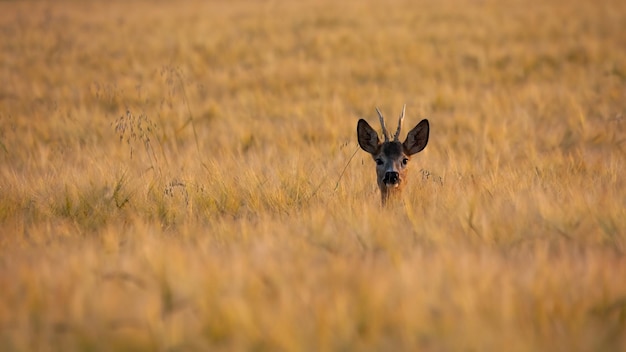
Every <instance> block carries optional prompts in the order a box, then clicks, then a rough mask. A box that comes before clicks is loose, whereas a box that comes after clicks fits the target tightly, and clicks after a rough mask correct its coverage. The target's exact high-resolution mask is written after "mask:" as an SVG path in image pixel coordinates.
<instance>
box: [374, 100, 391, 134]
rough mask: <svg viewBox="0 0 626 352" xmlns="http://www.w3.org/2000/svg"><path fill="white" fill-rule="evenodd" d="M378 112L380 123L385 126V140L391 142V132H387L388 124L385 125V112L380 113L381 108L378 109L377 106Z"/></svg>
mask: <svg viewBox="0 0 626 352" xmlns="http://www.w3.org/2000/svg"><path fill="white" fill-rule="evenodd" d="M376 112H377V113H378V118H379V119H380V125H381V126H382V127H383V136H384V137H385V142H389V132H387V126H385V118H384V117H383V114H381V113H380V110H378V107H376Z"/></svg>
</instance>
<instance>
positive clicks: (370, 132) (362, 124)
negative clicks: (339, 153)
mask: <svg viewBox="0 0 626 352" xmlns="http://www.w3.org/2000/svg"><path fill="white" fill-rule="evenodd" d="M356 135H357V139H358V141H359V146H361V149H363V150H365V151H366V152H368V153H370V154H375V153H376V151H377V150H378V144H379V143H380V142H379V140H378V133H376V131H374V129H373V128H372V127H371V126H370V125H369V124H368V123H367V121H365V120H363V119H360V120H359V123H358V124H357V125H356Z"/></svg>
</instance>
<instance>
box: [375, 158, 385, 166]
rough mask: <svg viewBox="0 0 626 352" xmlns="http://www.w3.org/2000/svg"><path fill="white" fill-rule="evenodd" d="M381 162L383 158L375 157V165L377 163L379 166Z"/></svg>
mask: <svg viewBox="0 0 626 352" xmlns="http://www.w3.org/2000/svg"><path fill="white" fill-rule="evenodd" d="M382 164H383V159H381V158H377V159H376V165H379V166H380V165H382Z"/></svg>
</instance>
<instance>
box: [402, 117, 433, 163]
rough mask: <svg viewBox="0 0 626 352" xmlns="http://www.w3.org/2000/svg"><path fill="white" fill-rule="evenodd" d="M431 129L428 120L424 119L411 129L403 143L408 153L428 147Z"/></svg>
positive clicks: (417, 151) (411, 153)
mask: <svg viewBox="0 0 626 352" xmlns="http://www.w3.org/2000/svg"><path fill="white" fill-rule="evenodd" d="M429 130H430V127H429V125H428V120H422V121H420V123H418V124H417V126H415V127H413V129H412V130H411V131H409V133H408V134H407V136H406V140H404V143H403V144H402V145H403V146H404V149H405V151H406V153H407V154H408V155H413V154H416V153H419V152H421V151H422V149H424V148H425V147H426V144H428V132H429Z"/></svg>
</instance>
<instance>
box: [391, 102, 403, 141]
mask: <svg viewBox="0 0 626 352" xmlns="http://www.w3.org/2000/svg"><path fill="white" fill-rule="evenodd" d="M405 111H406V104H404V106H402V115H400V118H399V119H398V129H397V130H396V134H395V135H394V136H393V140H394V141H397V140H398V138H400V131H401V130H402V121H403V120H404V112H405Z"/></svg>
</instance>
